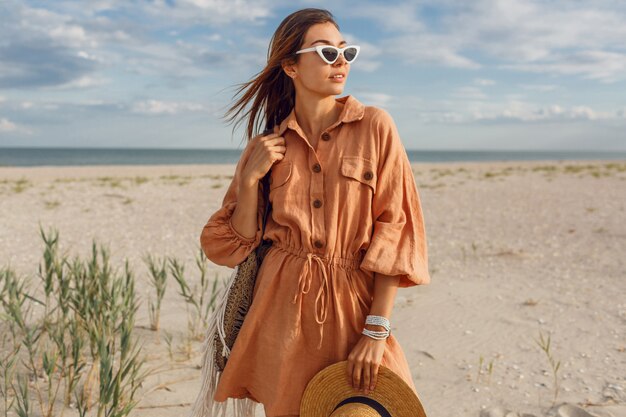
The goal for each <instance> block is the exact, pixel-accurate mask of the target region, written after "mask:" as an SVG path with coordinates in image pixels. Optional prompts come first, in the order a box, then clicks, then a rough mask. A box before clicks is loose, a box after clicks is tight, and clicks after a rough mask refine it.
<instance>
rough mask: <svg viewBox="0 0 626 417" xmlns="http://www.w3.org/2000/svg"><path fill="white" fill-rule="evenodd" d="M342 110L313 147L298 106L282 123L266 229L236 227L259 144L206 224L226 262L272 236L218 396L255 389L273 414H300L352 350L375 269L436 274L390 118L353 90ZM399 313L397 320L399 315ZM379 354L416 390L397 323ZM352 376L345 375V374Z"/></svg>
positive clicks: (204, 239) (407, 275)
mask: <svg viewBox="0 0 626 417" xmlns="http://www.w3.org/2000/svg"><path fill="white" fill-rule="evenodd" d="M335 100H336V101H338V102H339V103H341V104H342V105H343V108H342V110H341V113H340V117H339V119H338V120H337V121H336V122H335V123H334V124H333V125H332V126H330V127H328V128H327V129H326V130H325V131H324V132H323V133H322V134H321V136H320V140H318V141H317V148H316V149H315V148H313V147H312V146H311V144H310V143H309V141H308V140H307V138H306V135H305V134H304V133H303V131H302V129H301V128H300V126H298V123H297V120H296V117H295V112H294V110H292V111H291V113H290V114H289V115H288V116H287V117H286V118H285V119H284V120H283V121H282V123H281V124H280V125H279V126H276V127H275V129H274V131H275V132H278V133H279V134H280V135H281V136H283V137H284V138H285V144H286V152H285V157H284V158H283V159H282V160H280V161H278V162H276V163H275V164H274V165H273V166H272V168H271V174H270V187H269V188H270V191H269V199H270V202H271V204H272V211H271V213H270V216H268V219H267V224H266V228H265V234H264V236H261V224H262V216H263V210H264V208H265V204H264V201H262V193H261V192H260V191H259V206H258V224H259V229H258V231H257V233H256V235H255V236H254V237H252V238H248V237H245V236H243V235H241V234H239V233H238V232H237V231H236V230H235V229H234V228H233V226H232V223H231V216H232V213H233V211H234V209H235V207H236V205H237V188H238V187H237V184H238V181H239V178H240V176H241V172H242V169H243V167H244V166H245V163H246V161H247V158H248V155H249V150H250V146H247V147H246V148H245V149H244V151H243V152H242V155H241V157H240V160H239V163H238V164H237V168H236V171H235V174H234V177H233V179H232V182H231V184H230V186H229V188H228V190H227V192H226V195H225V197H224V199H223V203H222V206H221V208H220V209H219V210H218V211H217V212H215V213H214V214H213V215H212V216H211V217H210V218H209V220H208V222H207V223H206V225H205V226H204V228H203V230H202V233H201V239H200V242H201V247H202V249H203V251H204V253H205V254H206V256H207V258H208V259H209V260H211V261H213V262H214V263H216V264H218V265H227V266H229V267H232V268H234V267H235V266H236V265H237V264H239V263H241V262H242V261H244V260H245V259H246V257H247V256H248V255H249V254H250V252H251V251H253V250H254V249H255V248H256V247H257V245H259V243H260V241H261V238H264V239H270V240H272V241H273V243H272V246H271V248H270V249H269V251H268V252H267V253H266V255H265V258H264V260H263V263H262V264H261V266H260V268H259V271H258V273H257V278H256V284H255V287H254V293H253V294H254V295H253V302H252V305H251V306H250V309H249V311H248V314H247V316H246V318H245V321H244V323H243V326H242V327H241V329H240V332H239V335H238V337H237V340H236V342H235V344H234V346H233V349H232V351H231V352H230V356H229V359H228V362H227V365H226V368H225V369H224V371H223V372H222V373H221V375H220V378H219V382H218V384H217V388H216V391H215V395H214V397H213V399H214V400H215V401H226V400H227V399H228V398H229V397H231V398H249V399H251V400H253V401H255V402H260V403H262V404H263V406H264V408H265V412H266V415H267V416H270V417H271V416H280V415H289V414H291V415H297V414H299V413H300V401H301V398H302V395H303V392H304V389H305V388H306V385H307V383H308V382H309V381H310V380H311V378H312V377H313V376H314V375H315V374H316V373H317V372H319V371H320V370H322V369H323V368H324V367H326V366H328V365H331V364H333V363H336V362H338V361H341V360H345V359H347V357H348V355H349V353H350V352H351V350H352V349H353V347H354V346H355V345H356V343H357V341H358V340H359V338H361V337H367V336H363V335H362V334H361V331H362V330H363V327H364V325H365V319H366V316H367V315H368V314H369V312H370V307H371V304H372V299H373V295H374V279H375V278H374V274H375V273H381V274H386V275H394V276H396V275H397V276H399V277H400V282H399V287H408V286H413V285H420V284H428V283H429V282H430V276H429V272H428V259H427V246H426V234H425V228H424V221H423V216H422V208H421V204H420V198H419V195H418V191H417V187H416V184H415V179H414V176H413V171H412V169H411V166H410V163H409V160H408V157H407V154H406V151H405V149H404V147H403V145H402V142H401V140H400V136H399V134H398V131H397V129H396V126H395V124H394V121H393V119H392V118H391V116H390V115H389V113H388V112H387V111H385V110H384V109H381V108H378V107H375V106H365V105H363V104H362V103H360V102H359V101H358V100H357V99H356V98H355V97H354V96H351V95H347V96H344V97H341V98H336V99H335ZM391 321H392V323H393V320H391ZM382 365H385V366H387V367H389V368H390V369H391V370H392V371H394V372H396V373H397V374H399V375H400V377H402V379H403V380H404V381H406V382H407V384H409V386H411V387H412V388H413V389H414V390H415V385H414V384H413V380H412V378H411V373H410V369H409V366H408V363H407V360H406V357H405V355H404V352H403V350H402V348H401V347H400V345H399V344H398V342H397V340H396V338H395V337H394V335H393V333H392V334H390V336H389V337H388V338H387V339H386V342H385V351H384V355H383V358H382ZM346 378H347V377H346Z"/></svg>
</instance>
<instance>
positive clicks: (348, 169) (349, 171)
mask: <svg viewBox="0 0 626 417" xmlns="http://www.w3.org/2000/svg"><path fill="white" fill-rule="evenodd" d="M341 175H343V176H344V177H346V178H348V179H350V180H356V181H358V182H360V183H362V184H365V185H367V186H369V187H370V188H371V189H372V192H374V193H376V180H377V177H376V165H375V164H374V162H372V161H371V160H369V159H367V158H363V157H362V156H342V157H341Z"/></svg>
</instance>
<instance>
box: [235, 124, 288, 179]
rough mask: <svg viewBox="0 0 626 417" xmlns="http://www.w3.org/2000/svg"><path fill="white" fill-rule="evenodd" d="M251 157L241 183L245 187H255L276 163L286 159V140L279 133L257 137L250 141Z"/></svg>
mask: <svg viewBox="0 0 626 417" xmlns="http://www.w3.org/2000/svg"><path fill="white" fill-rule="evenodd" d="M248 146H250V147H251V149H250V155H249V157H248V160H247V161H246V165H245V167H244V169H243V172H242V176H241V181H242V184H243V185H244V186H250V187H255V186H257V184H258V182H259V181H260V180H261V179H262V178H263V177H264V176H265V174H267V171H269V169H270V168H271V167H272V165H274V163H275V162H276V161H280V160H282V159H283V158H284V157H285V151H286V150H287V148H286V146H285V138H284V137H282V136H278V133H270V134H269V135H263V134H260V135H257V136H255V137H254V138H252V139H251V140H250V143H248Z"/></svg>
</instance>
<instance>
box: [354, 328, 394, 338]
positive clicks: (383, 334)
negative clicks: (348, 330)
mask: <svg viewBox="0 0 626 417" xmlns="http://www.w3.org/2000/svg"><path fill="white" fill-rule="evenodd" d="M361 333H362V334H364V335H365V336H369V337H371V338H372V339H376V340H384V339H386V338H388V337H389V331H384V332H383V331H381V332H377V331H375V330H369V329H366V328H363V331H362V332H361Z"/></svg>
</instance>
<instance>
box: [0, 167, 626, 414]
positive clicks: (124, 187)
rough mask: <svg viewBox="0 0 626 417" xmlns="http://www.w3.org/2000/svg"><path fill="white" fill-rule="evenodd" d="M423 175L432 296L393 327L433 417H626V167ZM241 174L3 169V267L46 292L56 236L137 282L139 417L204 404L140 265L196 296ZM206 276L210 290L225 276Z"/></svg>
mask: <svg viewBox="0 0 626 417" xmlns="http://www.w3.org/2000/svg"><path fill="white" fill-rule="evenodd" d="M413 170H414V173H415V178H416V182H417V186H418V190H419V192H420V197H421V200H422V205H423V210H424V216H425V221H426V232H427V237H428V250H429V266H430V271H431V277H432V282H431V283H430V284H429V285H425V286H416V287H411V288H407V289H401V290H399V291H398V295H397V298H396V304H395V306H394V310H393V315H392V316H391V318H390V320H391V324H392V329H391V331H392V332H394V333H395V336H396V337H397V338H398V340H399V342H400V343H401V345H402V347H403V349H404V351H405V353H406V355H407V359H408V362H409V364H410V365H411V371H412V374H413V378H414V382H415V385H416V387H417V389H418V392H419V393H420V399H421V401H422V404H423V406H424V408H425V410H426V412H427V414H428V415H429V417H460V416H474V417H478V416H481V417H496V416H503V417H504V416H505V415H508V416H516V415H518V416H520V417H523V416H524V415H532V416H537V417H538V416H543V415H558V416H563V417H565V416H587V415H592V416H615V417H619V416H622V417H624V416H626V391H625V390H626V297H625V295H626V256H624V254H625V252H626V251H625V249H626V213H625V206H626V162H625V161H533V162H517V161H515V162H489V163H475V162H463V163H461V162H459V163H445V164H443V163H415V164H413ZM233 171H234V165H185V166H170V165H162V166H86V167H37V168H30V167H26V168H22V167H0V213H1V214H2V215H1V216H0V264H1V266H7V265H10V266H11V268H12V269H14V270H15V271H16V272H18V273H19V274H22V275H24V276H29V277H32V280H33V283H34V287H36V288H37V291H41V283H40V281H38V279H37V267H38V265H39V264H40V262H41V260H42V253H43V241H42V238H41V236H40V235H39V226H40V225H41V226H42V227H43V228H44V229H49V228H55V229H57V230H58V232H59V237H60V247H61V249H62V250H63V251H65V252H67V253H68V254H70V255H72V256H74V255H77V256H82V257H87V256H88V255H89V253H90V251H91V243H92V241H93V240H96V241H97V242H99V243H102V244H104V245H106V246H108V248H109V249H110V254H111V261H112V263H113V264H114V265H115V266H116V267H119V266H122V265H123V262H124V260H126V259H127V260H129V262H130V264H131V266H132V267H133V269H134V271H135V273H136V278H137V292H138V295H139V297H140V298H141V301H142V304H141V306H140V308H139V311H138V316H137V320H136V326H135V332H136V333H135V334H136V335H138V336H139V337H140V338H141V340H142V342H144V343H145V344H144V348H143V353H144V354H146V355H147V358H148V363H147V365H148V366H150V367H154V368H155V369H156V368H158V369H159V370H160V371H159V372H157V373H155V374H154V375H151V376H150V377H149V378H148V379H147V381H146V383H145V384H144V387H142V389H141V390H140V394H141V396H142V398H141V401H140V402H139V404H138V406H137V407H136V408H135V409H134V411H133V412H132V413H131V415H134V416H155V417H165V416H182V415H186V413H187V412H188V410H189V408H190V403H191V402H192V401H193V400H194V399H195V395H196V394H197V391H198V389H199V381H200V369H199V368H198V366H199V364H200V349H201V343H200V342H198V341H194V342H193V344H192V345H191V349H192V351H191V355H190V357H187V355H185V354H184V345H185V333H186V325H187V316H188V309H187V308H186V305H185V302H184V300H183V299H182V297H181V295H180V294H179V293H178V290H179V288H178V284H177V283H176V282H175V281H174V280H173V279H171V280H169V281H168V284H167V291H166V294H165V297H164V301H163V305H162V307H161V331H160V332H155V331H152V330H150V329H149V319H148V302H147V300H148V297H149V296H150V295H152V294H153V293H154V288H153V287H152V286H151V284H150V282H149V275H148V270H147V268H146V265H145V264H144V262H143V261H142V257H143V256H145V255H146V254H148V253H150V254H152V255H153V256H157V257H163V256H169V257H175V258H177V259H178V260H179V261H181V262H182V263H183V264H184V265H185V271H187V274H188V279H189V281H190V282H191V283H194V280H197V270H196V267H195V258H196V256H197V253H198V251H199V250H200V249H199V236H200V232H201V229H202V227H203V226H204V224H205V222H206V221H207V219H208V218H209V216H210V215H211V214H212V213H213V212H214V211H215V210H216V209H217V208H218V207H219V206H220V205H221V201H222V197H223V195H224V193H225V191H226V188H227V186H228V184H229V182H230V180H231V178H232V174H233ZM210 266H211V272H210V274H211V276H213V274H214V273H215V274H218V275H219V276H220V277H222V278H224V277H226V276H228V275H229V274H230V270H229V269H228V268H226V267H220V266H215V265H213V264H211V265H210ZM166 333H169V334H171V335H172V346H173V354H172V355H169V354H168V344H167V343H166V341H165V334H166ZM540 334H543V335H544V336H547V335H550V337H551V346H550V351H551V355H552V357H553V358H554V359H555V360H557V361H560V368H559V370H558V373H557V378H556V379H557V381H558V385H559V388H558V396H557V401H556V406H555V407H553V408H552V409H551V410H550V411H548V409H549V408H550V405H551V403H552V398H553V396H554V391H555V385H554V383H555V378H554V375H553V372H552V368H551V366H550V362H549V359H548V355H547V354H546V352H544V351H543V350H542V349H541V348H540V346H539V345H538V343H537V342H536V341H537V340H539V338H540ZM1 407H3V405H1V404H0V408H1ZM230 410H231V411H232V408H230ZM509 412H514V413H517V414H507V413H509ZM585 412H586V413H589V414H584V413H585ZM65 415H77V414H76V413H75V410H68V411H67V412H66V414H65ZM263 415H264V413H263V408H262V406H261V405H259V407H257V416H263Z"/></svg>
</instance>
